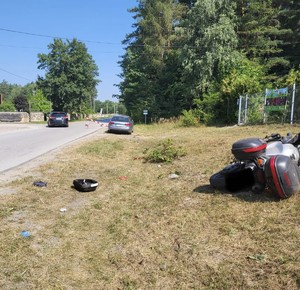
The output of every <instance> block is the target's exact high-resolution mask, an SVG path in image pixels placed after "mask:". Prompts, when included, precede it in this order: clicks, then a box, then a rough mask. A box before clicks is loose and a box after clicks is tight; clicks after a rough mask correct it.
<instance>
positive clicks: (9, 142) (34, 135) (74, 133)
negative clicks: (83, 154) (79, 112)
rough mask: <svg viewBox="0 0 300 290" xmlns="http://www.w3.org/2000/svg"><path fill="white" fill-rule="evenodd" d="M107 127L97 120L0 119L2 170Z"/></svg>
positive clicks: (0, 170)
mask: <svg viewBox="0 0 300 290" xmlns="http://www.w3.org/2000/svg"><path fill="white" fill-rule="evenodd" d="M99 130H100V131H103V133H104V132H105V131H106V127H105V126H101V124H99V123H95V122H74V123H70V124H69V127H57V128H56V127H55V128H52V127H51V128H48V127H47V125H44V124H5V123H0V172H4V171H7V170H10V169H12V168H15V167H17V166H19V165H21V164H24V163H26V162H28V161H30V160H33V159H35V158H36V157H38V156H41V155H43V154H45V153H47V152H49V151H52V150H54V149H57V148H58V147H60V146H63V145H66V144H69V143H70V142H73V141H75V140H78V139H80V138H83V137H86V136H88V135H90V134H93V133H95V132H99Z"/></svg>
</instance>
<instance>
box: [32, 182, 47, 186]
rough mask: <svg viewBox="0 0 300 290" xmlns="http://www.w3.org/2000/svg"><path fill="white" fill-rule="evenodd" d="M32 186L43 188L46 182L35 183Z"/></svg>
mask: <svg viewBox="0 0 300 290" xmlns="http://www.w3.org/2000/svg"><path fill="white" fill-rule="evenodd" d="M33 185H34V186H38V187H45V186H47V182H44V181H35V182H34V183H33Z"/></svg>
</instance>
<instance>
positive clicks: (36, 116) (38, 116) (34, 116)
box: [30, 112, 45, 122]
mask: <svg viewBox="0 0 300 290" xmlns="http://www.w3.org/2000/svg"><path fill="white" fill-rule="evenodd" d="M30 116H31V122H43V121H45V114H44V113H42V112H31V114H30Z"/></svg>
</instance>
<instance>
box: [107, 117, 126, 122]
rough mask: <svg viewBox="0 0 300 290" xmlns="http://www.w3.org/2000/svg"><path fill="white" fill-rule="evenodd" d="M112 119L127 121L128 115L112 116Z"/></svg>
mask: <svg viewBox="0 0 300 290" xmlns="http://www.w3.org/2000/svg"><path fill="white" fill-rule="evenodd" d="M111 120H112V121H117V122H129V117H124V116H115V117H112V119H111Z"/></svg>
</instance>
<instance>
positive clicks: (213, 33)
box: [182, 0, 239, 98]
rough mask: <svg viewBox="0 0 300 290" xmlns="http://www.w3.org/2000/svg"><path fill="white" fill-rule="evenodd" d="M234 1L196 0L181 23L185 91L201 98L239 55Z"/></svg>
mask: <svg viewBox="0 0 300 290" xmlns="http://www.w3.org/2000/svg"><path fill="white" fill-rule="evenodd" d="M235 21H236V18H235V4H234V1H230V0H221V1H220V0H201V1H200V0H199V1H197V2H196V3H195V5H194V6H193V7H192V8H191V10H190V11H189V13H188V17H187V19H186V20H185V22H184V28H185V31H186V35H187V38H186V45H185V48H184V49H183V53H182V59H183V66H184V77H185V78H184V82H185V84H186V86H187V89H188V90H189V91H188V90H187V92H186V93H187V94H190V95H191V96H192V98H201V96H202V95H203V93H205V92H207V91H208V90H210V86H215V84H214V82H216V83H220V81H221V80H222V79H223V78H224V76H226V75H227V73H228V72H229V71H230V70H231V69H232V68H233V67H234V66H235V63H236V59H237V58H238V57H239V54H238V52H237V44H238V39H237V35H236V32H235Z"/></svg>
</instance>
